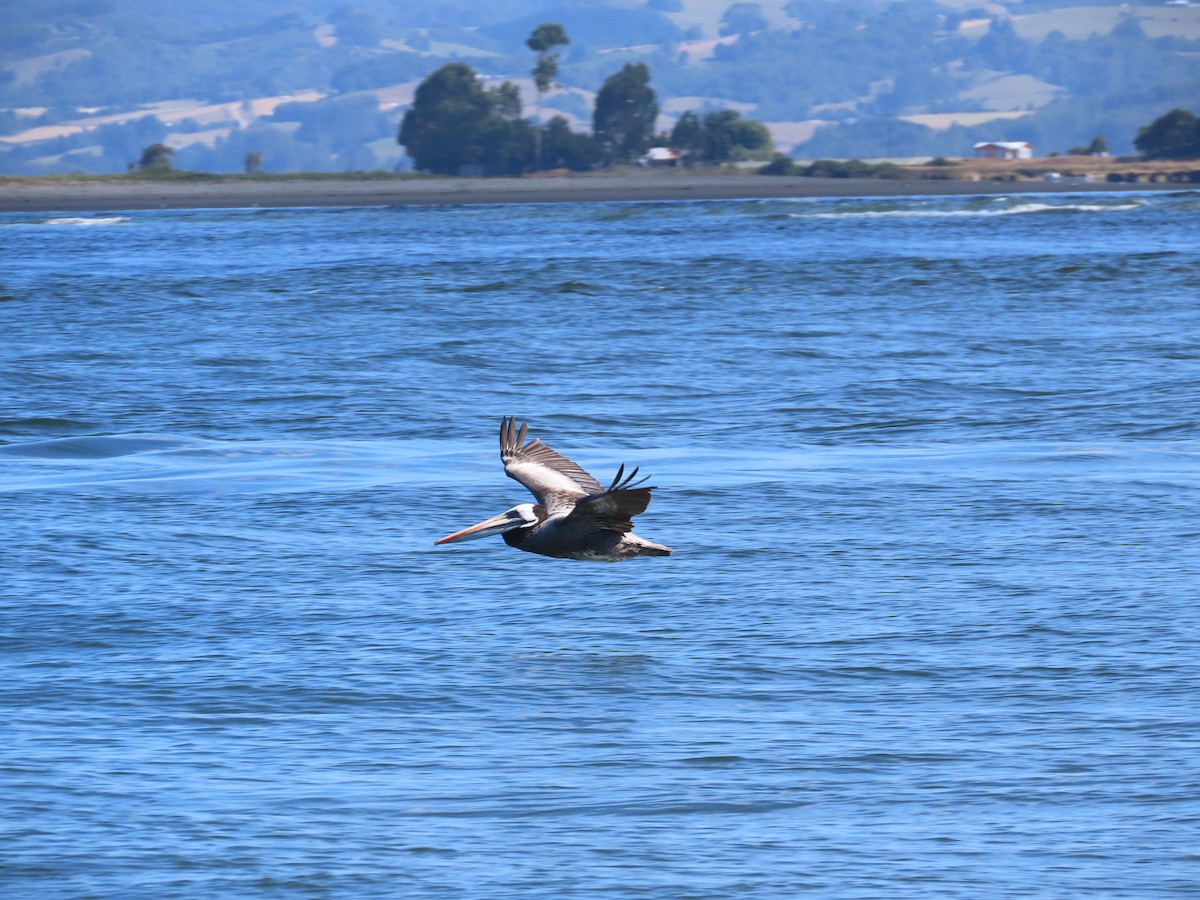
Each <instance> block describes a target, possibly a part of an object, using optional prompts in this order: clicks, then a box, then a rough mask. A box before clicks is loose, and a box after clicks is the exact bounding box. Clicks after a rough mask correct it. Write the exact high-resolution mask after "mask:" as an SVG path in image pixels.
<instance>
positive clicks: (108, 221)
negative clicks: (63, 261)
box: [36, 216, 133, 228]
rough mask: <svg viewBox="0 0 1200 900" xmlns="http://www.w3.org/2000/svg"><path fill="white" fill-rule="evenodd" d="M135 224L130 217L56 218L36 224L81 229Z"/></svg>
mask: <svg viewBox="0 0 1200 900" xmlns="http://www.w3.org/2000/svg"><path fill="white" fill-rule="evenodd" d="M131 222H133V219H131V218H129V216H55V217H53V218H50V219H43V220H42V221H41V222H38V223H36V224H39V225H75V226H80V227H85V228H87V227H94V226H98V225H128V224H130V223H131Z"/></svg>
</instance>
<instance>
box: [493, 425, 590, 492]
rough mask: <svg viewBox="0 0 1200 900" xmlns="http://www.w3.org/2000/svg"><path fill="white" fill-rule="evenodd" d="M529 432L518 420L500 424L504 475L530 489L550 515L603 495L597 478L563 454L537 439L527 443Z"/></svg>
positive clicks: (501, 457)
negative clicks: (594, 495)
mask: <svg viewBox="0 0 1200 900" xmlns="http://www.w3.org/2000/svg"><path fill="white" fill-rule="evenodd" d="M528 430H529V429H528V428H527V427H526V426H525V425H524V424H522V425H521V426H520V427H518V426H517V420H516V419H504V420H503V421H502V422H501V423H500V460H501V461H502V462H503V463H504V474H505V475H507V476H508V477H509V478H513V479H516V480H517V481H519V482H521V484H523V485H525V487H527V488H529V492H530V493H531V494H533V496H534V497H536V498H537V501H538V503H540V504H542V505H543V506H544V507H546V510H547V511H548V512H550V513H551V514H553V513H556V512H566V511H568V510H569V509H570V507H571V505H572V504H573V503H574V502H575V500H576V499H577V498H579V497H584V496H587V495H588V494H600V493H603V491H604V488H602V487H601V486H600V483H599V482H598V481H596V479H595V478H593V477H592V476H591V475H589V474H588V473H587V472H585V471H583V469H581V468H580V467H579V466H578V465H577V464H576V463H573V462H571V460H569V459H567V458H566V457H565V456H563V455H562V454H561V453H559V452H557V451H556V450H552V449H550V448H549V447H547V446H546V445H545V444H543V443H542V442H541V441H539V440H538V439H537V438H534V439H533V440H532V441H530V442H529V443H525V437H526V434H527V433H528Z"/></svg>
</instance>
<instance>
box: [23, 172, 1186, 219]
mask: <svg viewBox="0 0 1200 900" xmlns="http://www.w3.org/2000/svg"><path fill="white" fill-rule="evenodd" d="M1179 189H1180V186H1179V185H1168V184H1138V185H1129V184H1108V183H1104V182H1099V183H1096V182H1089V183H1053V182H1044V181H1017V182H991V181H928V180H918V179H911V180H901V179H896V180H891V179H857V178H801V177H794V176H781V177H771V176H765V175H755V174H694V173H690V172H661V171H645V172H640V171H634V172H622V173H618V174H608V173H596V174H586V175H561V176H557V177H529V178H396V179H353V178H337V177H330V178H317V179H314V178H305V179H300V178H297V179H294V180H293V179H271V180H246V179H238V178H230V179H213V180H203V181H200V180H197V181H183V180H180V181H170V180H162V181H151V180H132V179H123V178H113V179H112V180H95V181H92V180H88V181H55V180H51V179H47V180H44V181H41V180H10V181H0V212H83V211H96V212H99V211H115V210H132V209H212V208H255V207H261V208H283V207H304V206H395V205H421V206H431V205H433V206H443V205H470V204H492V203H587V202H611V201H621V200H736V199H768V198H790V197H875V196H882V197H888V196H920V195H940V196H944V195H970V194H984V195H996V194H1014V193H1048V192H1054V193H1072V192H1091V191H1129V190H1179Z"/></svg>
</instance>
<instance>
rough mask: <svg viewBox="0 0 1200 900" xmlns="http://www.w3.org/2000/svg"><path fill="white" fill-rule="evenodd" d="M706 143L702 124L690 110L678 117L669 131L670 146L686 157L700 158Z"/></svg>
mask: <svg viewBox="0 0 1200 900" xmlns="http://www.w3.org/2000/svg"><path fill="white" fill-rule="evenodd" d="M706 143H707V135H706V134H705V133H704V123H703V122H702V121H701V120H700V117H699V116H698V115H696V114H695V113H694V112H692V111H691V110H690V109H689V110H688V111H687V112H685V113H684V114H683V115H682V116H680V117H679V119H678V120H676V122H675V127H674V128H672V129H671V146H672V147H674V148H675V149H676V150H680V151H682V152H683V153H684V154H685V155H686V156H688V157H693V156H694V157H702V156H704V150H705V146H706Z"/></svg>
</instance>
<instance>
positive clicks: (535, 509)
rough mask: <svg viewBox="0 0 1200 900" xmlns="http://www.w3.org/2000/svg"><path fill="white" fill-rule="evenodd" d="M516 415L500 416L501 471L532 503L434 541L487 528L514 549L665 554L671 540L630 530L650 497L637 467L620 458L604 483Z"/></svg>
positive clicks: (609, 555)
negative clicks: (661, 540)
mask: <svg viewBox="0 0 1200 900" xmlns="http://www.w3.org/2000/svg"><path fill="white" fill-rule="evenodd" d="M527 432H528V428H527V426H526V425H525V424H524V423H522V424H521V426H520V427H519V428H518V427H517V420H516V419H509V418H506V419H504V420H503V421H501V423H500V461H501V462H503V463H504V474H505V475H507V476H508V477H509V478H513V479H516V480H517V481H519V482H521V484H523V485H525V487H527V488H529V492H530V493H531V494H533V496H534V497H535V498H536V499H537V503H519V504H517V505H516V506H514V507H513V508H512V509H510V510H508V511H507V512H502V513H500V515H498V516H494V517H492V518H490V519H488V520H487V521H486V522H480V523H479V524H478V525H472V526H471V527H470V528H464V529H463V530H462V531H456V532H455V533H454V534H448V535H446V536H445V537H444V538H442V539H441V540H437V541H434V543H435V544H448V543H450V542H451V541H470V540H474V539H475V538H481V537H487V536H488V535H489V534H502V535H504V543H506V544H508V546H510V547H516V548H517V549H518V550H528V551H529V552H530V553H540V554H541V555H542V556H557V557H560V558H562V559H587V560H593V561H596V562H620V561H621V560H623V559H633V558H634V557H635V556H670V555H671V548H670V547H664V546H663V545H662V544H654V543H651V542H650V541H647V540H643V539H642V538H640V537H637V536H636V535H634V534H632V533H631V532H632V531H633V522H632V521H631V519H632V517H633V516H636V515H637V514H638V513H640V512H643V511H644V510H645V509H646V507H647V506H649V505H650V492H651V491H652V490H654V488H653V487H639V485H641V484H642V483H644V482H645V481H646V479H645V478H643V479H641V481H634V480H633V479H634V478H635V477H637V473H638V470H637V469H634V470H633V471H632V472H630V473H629V474H628V475H626V474H625V466H621V468H620V469H618V470H617V477H616V478H614V479H613V481H612V484H610V485H609V486H608V490H605V489H604V488H603V487H601V486H600V482H598V481H596V479H595V478H593V477H592V476H591V475H589V474H588V473H587V472H585V471H583V469H581V468H580V467H579V466H578V465H576V464H575V463H573V462H571V460H569V459H567V458H566V457H565V456H563V455H561V454H560V453H558V452H556V451H554V450H551V449H550V448H549V447H547V446H546V445H545V444H543V443H542V442H541V441H539V440H537V439H536V438H534V439H533V440H532V441H530V442H529V443H525V437H526V434H527Z"/></svg>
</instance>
